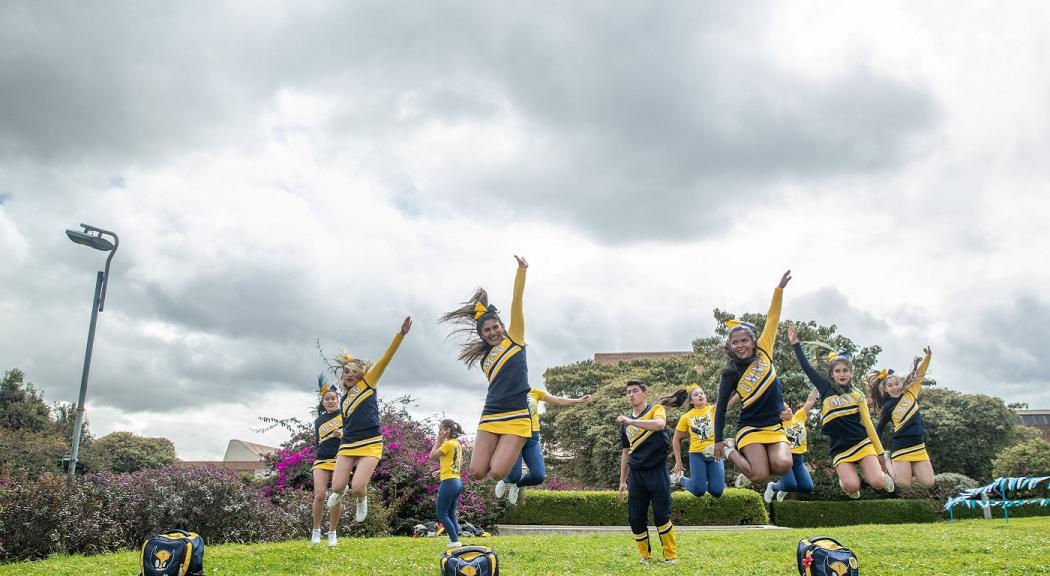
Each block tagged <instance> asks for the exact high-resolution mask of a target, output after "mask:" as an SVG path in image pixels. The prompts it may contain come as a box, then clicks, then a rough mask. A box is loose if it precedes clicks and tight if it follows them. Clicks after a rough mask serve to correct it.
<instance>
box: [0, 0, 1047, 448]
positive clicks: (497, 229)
mask: <svg viewBox="0 0 1050 576" xmlns="http://www.w3.org/2000/svg"><path fill="white" fill-rule="evenodd" d="M1047 29H1050V5H1047V4H1046V3H1045V2H1030V3H1023V2H1011V3H1009V5H1003V4H1001V3H992V2H978V3H961V4H960V3H958V2H923V3H919V4H916V3H913V2H880V3H877V4H875V5H861V4H858V3H844V2H793V3H790V4H781V3H758V2H723V3H695V2H622V3H615V5H612V4H609V3H607V2H579V3H572V4H566V3H563V2H549V3H544V2H540V3H509V2H507V3H497V2H425V3H419V2H391V1H389V0H383V1H375V2H323V1H313V2H295V3H290V2H263V1H255V2H165V3H138V2H136V3H129V2H109V3H107V2H91V3H81V2H38V1H25V2H18V1H12V2H4V3H3V5H2V6H0V246H2V248H0V282H2V285H3V287H4V289H3V290H2V291H0V369H4V370H7V369H10V368H13V367H18V368H20V369H22V370H23V371H24V372H26V373H27V375H28V377H29V379H30V380H32V381H33V382H34V383H35V384H36V385H37V387H39V388H41V389H42V390H43V391H44V394H45V398H46V399H47V400H49V401H72V400H75V398H76V394H77V388H78V386H79V378H80V371H81V363H82V360H83V351H84V341H85V337H86V333H87V325H88V319H89V314H90V301H91V291H92V288H93V284H94V283H93V278H94V272H95V271H96V270H98V269H99V267H100V266H101V265H102V263H103V261H104V254H102V253H101V252H94V251H91V250H89V249H87V248H85V247H82V246H78V245H75V244H73V243H71V242H69V241H68V240H67V239H66V237H65V235H64V234H63V230H64V229H66V228H73V227H76V226H77V225H78V224H79V223H81V222H85V223H89V224H93V225H96V226H99V227H102V228H107V229H110V230H114V231H116V232H117V233H118V234H119V235H120V248H119V251H118V253H117V255H116V257H115V259H114V261H113V269H112V279H111V284H110V290H109V295H108V298H107V302H106V309H105V311H104V312H102V313H101V314H100V317H99V324H98V333H97V339H96V346H95V354H94V361H93V366H92V373H91V382H90V387H89V394H88V397H89V400H88V417H89V420H90V422H91V427H92V430H93V431H94V433H95V434H104V433H108V432H111V431H114V430H130V431H133V432H135V433H138V434H144V435H155V436H166V437H168V438H171V439H172V440H173V441H174V442H175V446H176V449H177V450H178V452H179V455H180V456H181V457H183V458H185V459H212V458H221V457H222V454H223V451H224V450H225V447H226V443H227V441H228V440H229V439H230V438H242V439H246V440H254V441H259V442H264V443H272V444H276V443H278V442H280V441H281V440H282V437H281V434H279V433H276V432H274V433H268V434H258V433H256V432H254V431H253V430H252V429H253V428H255V427H257V426H258V420H257V417H258V416H275V417H288V416H296V415H298V416H306V409H307V406H308V405H309V404H310V403H311V401H312V399H313V398H314V396H313V395H312V390H313V386H314V380H315V378H316V375H317V373H318V372H319V371H320V370H321V369H322V366H321V364H320V361H319V360H318V357H317V352H316V350H315V348H314V340H315V339H317V338H320V339H321V341H322V342H323V343H324V345H325V346H326V348H327V349H328V350H329V352H332V353H334V352H337V351H339V350H340V349H346V350H348V351H350V352H352V353H353V354H355V355H357V356H362V357H366V358H375V357H377V356H378V355H379V354H380V353H381V352H382V350H383V349H384V348H385V346H386V345H387V343H388V342H389V339H390V338H391V336H392V335H393V333H394V332H395V331H396V330H397V328H398V326H399V325H400V323H401V319H402V318H403V317H404V316H405V315H408V314H411V315H412V316H413V318H414V319H415V321H416V323H415V327H414V328H413V330H412V333H411V334H410V335H409V336H408V338H406V340H405V343H404V344H403V346H402V348H401V351H400V352H399V353H398V356H397V357H396V359H395V360H394V362H393V364H392V365H391V367H390V368H389V369H388V370H387V373H386V376H385V377H384V379H383V381H382V382H381V396H383V397H387V398H393V397H396V396H399V395H402V394H412V395H413V396H415V397H417V398H418V402H417V405H416V408H415V409H416V411H417V412H418V414H419V415H420V416H427V415H432V414H439V413H446V414H448V415H450V416H452V417H455V418H457V419H459V420H460V421H462V422H463V423H464V424H465V425H466V426H467V427H468V428H469V427H473V426H475V425H476V422H477V415H478V413H479V412H480V408H481V402H482V400H483V397H484V379H483V377H482V376H481V375H480V374H479V373H478V372H476V371H475V372H469V371H467V370H466V369H465V368H464V367H463V366H462V365H460V364H458V363H457V362H456V361H455V353H456V350H455V347H454V345H453V344H452V343H451V342H446V341H445V340H444V335H445V333H446V329H445V327H443V326H439V325H437V324H436V319H437V317H438V316H439V315H440V313H442V312H443V311H445V310H448V309H450V308H451V307H453V306H454V305H455V304H456V303H457V302H459V301H461V300H462V299H464V298H465V297H466V296H468V295H469V293H470V292H471V290H472V289H473V288H474V287H475V286H478V285H481V286H485V287H487V288H488V289H489V290H490V293H491V296H492V300H493V301H494V302H495V303H497V304H503V305H506V304H509V302H508V300H509V297H510V290H511V284H512V280H513V275H514V268H515V264H514V259H513V258H512V255H513V254H522V255H524V256H525V257H527V258H528V259H529V262H530V264H531V268H530V270H529V279H528V284H527V287H526V318H527V334H528V340H529V342H530V345H531V346H530V353H529V359H530V365H531V366H530V371H531V374H532V380H533V384H534V385H542V373H543V370H544V369H545V368H546V367H548V366H554V365H561V364H566V363H570V362H575V361H578V360H584V359H588V358H590V357H591V356H592V355H593V354H594V353H595V352H616V351H646V350H687V349H689V346H690V342H691V340H692V339H693V338H695V337H699V336H704V335H708V334H711V333H712V331H713V329H714V321H713V319H712V317H711V310H712V308H714V307H720V308H723V309H728V310H730V311H735V312H745V311H763V310H764V309H765V307H766V306H767V304H768V299H769V295H770V292H771V290H772V288H773V287H774V285H775V284H776V282H777V280H778V279H779V277H780V274H781V272H782V271H783V270H785V269H787V268H791V269H792V270H793V271H794V276H795V280H794V281H793V282H792V284H791V285H790V287H789V289H788V292H787V294H786V298H785V316H786V317H787V318H797V319H812V320H816V321H818V322H821V323H835V324H838V325H839V326H840V327H841V330H842V332H843V333H845V334H846V335H848V336H850V337H852V338H853V339H854V340H855V341H857V342H858V343H860V344H864V345H867V344H880V345H882V346H883V347H884V348H885V352H884V354H883V356H882V363H883V364H884V365H887V366H897V367H906V366H907V364H908V362H909V359H910V358H911V357H912V356H913V355H914V354H915V353H916V352H917V351H919V350H920V348H921V347H922V346H923V345H926V344H929V345H931V346H932V347H933V350H934V354H935V358H934V361H933V365H932V368H931V376H933V377H935V378H936V379H937V380H938V382H939V383H941V384H943V385H945V386H948V387H950V388H954V389H957V390H962V391H966V392H982V393H989V394H994V395H997V396H1000V397H1002V398H1003V399H1005V400H1006V401H1008V402H1028V403H1029V404H1031V406H1032V407H1033V408H1050V388H1048V384H1050V376H1048V375H1047V374H1048V373H1047V371H1046V370H1044V369H1042V368H1043V367H1042V366H1041V365H1040V363H1039V360H1038V359H1039V358H1040V357H1041V356H1042V355H1043V354H1044V352H1045V350H1046V349H1047V348H1048V347H1050V330H1048V329H1047V326H1048V325H1050V296H1048V295H1047V291H1046V288H1045V287H1046V286H1047V285H1048V284H1050V265H1048V264H1047V263H1046V260H1045V256H1044V255H1043V253H1042V251H1043V250H1045V249H1046V246H1048V245H1050V232H1048V227H1047V226H1046V221H1047V218H1048V216H1050V196H1048V192H1050V190H1048V184H1047V183H1048V182H1050V162H1048V161H1047V156H1048V152H1050V75H1048V74H1047V73H1046V72H1047V70H1048V69H1050V36H1048V35H1047V34H1046V30H1047Z"/></svg>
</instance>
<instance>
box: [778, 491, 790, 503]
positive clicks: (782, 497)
mask: <svg viewBox="0 0 1050 576" xmlns="http://www.w3.org/2000/svg"><path fill="white" fill-rule="evenodd" d="M787 495H788V493H787V492H784V491H783V490H777V502H783V501H784V497H785V496H787Z"/></svg>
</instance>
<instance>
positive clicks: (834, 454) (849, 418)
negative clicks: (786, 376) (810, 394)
mask: <svg viewBox="0 0 1050 576" xmlns="http://www.w3.org/2000/svg"><path fill="white" fill-rule="evenodd" d="M792 348H794V350H795V357H796V358H798V363H799V365H801V366H802V370H803V371H804V372H805V373H806V376H808V377H809V381H810V382H812V383H813V386H814V387H815V388H816V389H817V392H819V393H820V430H821V432H823V433H824V435H825V436H827V437H828V441H829V442H828V452H830V453H831V458H832V465H835V466H837V465H839V464H841V463H843V462H857V461H858V460H862V459H864V458H865V457H867V456H878V455H879V454H882V442H880V441H879V435H878V434H877V433H876V432H875V425H874V424H872V422H871V414H870V413H869V412H868V405H867V403H866V402H865V401H864V398H863V397H862V396H861V395H860V392H859V391H857V390H853V389H852V387H850V386H836V385H834V384H832V383H831V382H829V381H828V379H827V378H825V377H824V376H822V375H821V374H820V373H819V372H817V371H816V370H814V369H813V366H812V365H811V364H810V363H809V359H808V358H806V353H805V352H804V351H803V350H802V344H801V343H797V344H795V345H794V346H793V347H792Z"/></svg>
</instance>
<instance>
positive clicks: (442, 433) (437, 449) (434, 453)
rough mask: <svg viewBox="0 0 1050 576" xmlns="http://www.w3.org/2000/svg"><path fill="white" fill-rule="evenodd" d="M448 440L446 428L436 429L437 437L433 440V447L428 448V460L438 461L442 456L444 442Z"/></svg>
mask: <svg viewBox="0 0 1050 576" xmlns="http://www.w3.org/2000/svg"><path fill="white" fill-rule="evenodd" d="M447 440H448V430H445V429H443V428H442V429H441V430H438V435H437V439H436V440H434V447H433V448H431V449H430V460H431V461H432V462H440V461H441V457H442V456H444V454H445V452H446V450H445V442H446V441H447Z"/></svg>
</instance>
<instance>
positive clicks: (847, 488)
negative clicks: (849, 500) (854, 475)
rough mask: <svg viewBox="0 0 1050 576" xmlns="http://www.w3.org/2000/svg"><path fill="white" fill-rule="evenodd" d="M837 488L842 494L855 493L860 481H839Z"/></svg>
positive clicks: (858, 488)
mask: <svg viewBox="0 0 1050 576" xmlns="http://www.w3.org/2000/svg"><path fill="white" fill-rule="evenodd" d="M839 488H842V491H843V492H856V491H857V490H860V480H839Z"/></svg>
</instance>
